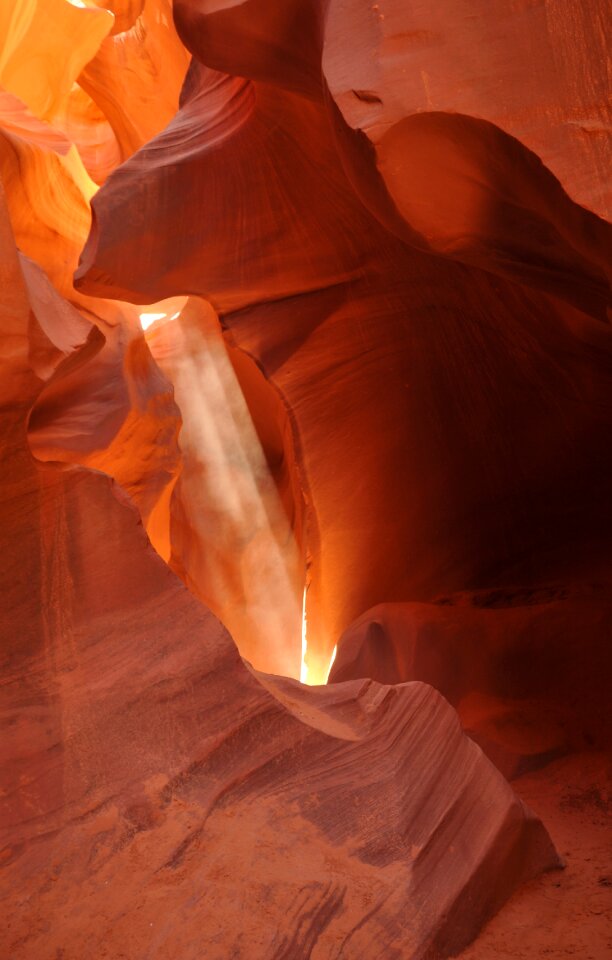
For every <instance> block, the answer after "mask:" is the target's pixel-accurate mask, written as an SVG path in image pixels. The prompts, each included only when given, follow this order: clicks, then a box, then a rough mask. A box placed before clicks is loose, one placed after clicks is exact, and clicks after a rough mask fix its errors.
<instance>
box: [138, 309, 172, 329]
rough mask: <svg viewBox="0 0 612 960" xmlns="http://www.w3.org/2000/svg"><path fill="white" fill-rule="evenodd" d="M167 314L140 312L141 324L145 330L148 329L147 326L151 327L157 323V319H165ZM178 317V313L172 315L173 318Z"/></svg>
mask: <svg viewBox="0 0 612 960" xmlns="http://www.w3.org/2000/svg"><path fill="white" fill-rule="evenodd" d="M165 316H166V314H165V313H141V314H140V326H141V327H142V329H143V330H146V329H147V327H150V326H151V324H152V323H155V321H156V320H163V318H164V317H165ZM175 317H178V313H176V314H175V315H174V317H172V320H174V319H175Z"/></svg>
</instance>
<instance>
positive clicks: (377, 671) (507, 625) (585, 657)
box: [330, 584, 612, 777]
mask: <svg viewBox="0 0 612 960" xmlns="http://www.w3.org/2000/svg"><path fill="white" fill-rule="evenodd" d="M611 630H612V598H611V596H610V588H609V586H608V585H606V584H598V585H583V586H569V587H567V586H565V587H563V586H559V585H556V586H550V587H548V588H543V589H540V590H525V589H523V590H490V591H482V592H479V593H475V594H459V595H456V596H453V597H446V598H444V599H442V600H440V602H438V603H436V604H431V603H428V604H425V603H405V604H380V605H379V606H377V607H374V608H373V609H372V610H368V611H367V612H366V613H364V614H362V616H361V617H359V618H358V619H357V620H356V621H355V623H354V624H352V625H351V626H350V627H349V629H348V630H347V631H346V632H345V634H344V635H343V636H342V638H341V640H340V643H339V644H338V651H337V655H336V659H335V662H334V665H333V667H332V671H331V674H330V681H331V682H337V681H342V680H347V679H354V678H357V677H372V678H374V679H376V680H378V681H380V682H383V683H400V682H403V681H407V680H421V681H425V682H426V683H430V684H431V685H432V686H434V687H435V688H436V689H437V690H440V692H441V693H443V695H444V696H445V697H446V698H447V700H448V701H449V702H450V703H452V704H453V706H455V707H456V709H457V711H458V713H459V717H460V719H461V722H462V724H463V727H464V729H466V730H468V731H469V733H470V735H471V736H472V737H474V739H475V740H476V741H477V742H478V743H480V745H481V746H482V748H483V749H484V751H485V752H486V753H487V755H488V756H489V757H490V758H491V759H492V760H493V762H494V763H495V764H496V765H497V766H498V767H499V768H500V769H501V770H503V772H504V773H505V775H506V776H512V777H514V776H517V775H520V774H521V773H524V772H525V771H528V770H530V769H534V768H538V767H541V766H543V765H545V764H546V763H548V762H550V760H552V759H554V758H555V757H558V756H560V755H563V754H565V753H569V752H572V751H573V752H580V751H583V750H585V749H586V750H594V749H599V750H603V751H605V750H609V749H610V745H611V742H612V713H611V711H610V697H609V691H608V683H607V677H608V676H609V673H610V667H611V654H610V644H609V637H610V632H611Z"/></svg>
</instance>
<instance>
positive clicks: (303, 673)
mask: <svg viewBox="0 0 612 960" xmlns="http://www.w3.org/2000/svg"><path fill="white" fill-rule="evenodd" d="M307 590H308V588H307V587H304V594H303V596H302V660H301V663H300V681H301V682H302V683H308V664H307V663H306V653H307V651H308V639H307V629H308V624H307V620H306V593H307Z"/></svg>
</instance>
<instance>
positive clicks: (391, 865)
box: [0, 216, 558, 960]
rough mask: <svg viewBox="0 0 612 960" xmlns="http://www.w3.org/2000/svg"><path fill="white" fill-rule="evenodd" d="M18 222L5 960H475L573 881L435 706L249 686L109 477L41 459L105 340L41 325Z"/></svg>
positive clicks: (8, 487)
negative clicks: (520, 912)
mask: <svg viewBox="0 0 612 960" xmlns="http://www.w3.org/2000/svg"><path fill="white" fill-rule="evenodd" d="M1 223H2V231H1V233H0V239H1V243H2V246H1V252H2V272H3V276H4V277H5V278H6V280H7V290H8V293H7V296H5V298H4V299H3V302H2V305H1V308H0V319H1V328H0V329H1V336H2V339H1V344H0V345H1V351H0V357H1V358H2V407H1V410H2V426H1V429H2V439H3V443H2V469H1V472H0V477H1V478H2V479H1V484H2V488H1V497H0V502H1V503H2V511H3V512H2V525H3V530H4V531H5V547H4V549H3V552H2V557H1V559H0V580H1V584H2V592H3V596H4V597H5V598H7V600H8V603H7V605H6V610H7V613H8V619H6V620H5V623H4V626H3V635H4V639H5V644H4V648H3V652H2V658H3V659H2V674H3V677H4V681H5V682H4V684H3V688H2V703H1V706H0V710H1V716H2V724H3V728H4V731H5V734H4V736H3V738H2V771H3V773H2V776H3V783H2V852H1V862H2V866H3V877H4V884H3V891H2V897H3V901H2V910H3V917H4V922H3V928H4V936H5V943H6V947H7V950H8V954H9V955H10V956H11V957H12V958H15V960H56V958H57V957H59V956H62V957H66V958H71V957H83V956H94V955H95V956H102V955H107V956H110V957H119V956H122V957H126V958H129V960H132V958H133V960H136V958H141V957H143V956H145V955H147V956H150V957H157V958H160V960H161V958H167V960H170V958H176V957H180V958H181V960H192V958H193V960H196V958H200V957H201V956H202V955H203V954H205V955H206V956H207V957H209V958H211V960H226V958H227V957H228V956H233V957H237V958H244V960H270V958H272V957H273V958H276V960H296V958H300V957H303V958H304V960H306V958H308V957H313V958H316V957H320V958H321V960H323V958H325V960H329V958H332V957H338V958H340V957H345V958H354V960H357V958H363V957H365V956H367V957H370V958H374V957H381V958H382V957H385V958H392V957H396V958H398V960H399V958H402V960H405V958H425V957H434V956H447V955H449V954H452V953H453V952H455V951H457V950H458V949H460V948H461V947H462V946H463V945H465V944H466V943H467V942H469V940H470V939H471V938H472V937H473V936H474V934H475V933H476V932H477V930H478V928H479V926H480V925H481V924H482V922H483V921H484V920H485V919H486V918H487V917H488V916H489V915H490V914H491V913H492V912H493V911H494V910H495V909H496V908H497V907H498V906H499V905H500V903H501V902H503V900H504V899H505V898H506V897H507V895H508V894H509V893H510V892H511V890H512V889H513V888H514V887H515V885H516V884H517V883H519V882H520V881H522V880H524V879H525V878H527V877H530V876H533V875H534V874H535V873H537V872H539V871H541V870H542V869H547V868H550V867H553V866H555V865H557V864H558V858H557V856H556V854H555V852H554V849H553V847H552V845H551V843H550V840H549V838H548V836H547V834H546V831H545V830H544V828H543V827H542V825H541V824H540V823H539V821H538V820H537V819H535V818H534V817H533V815H532V814H530V813H529V811H528V810H527V809H526V808H525V807H524V806H523V805H522V804H521V803H520V802H519V801H518V800H517V799H516V798H515V796H514V795H513V793H512V791H511V790H510V788H509V787H508V785H507V784H506V783H505V781H504V780H503V778H502V777H501V776H500V775H499V774H498V772H497V771H496V770H495V769H494V767H493V766H492V765H491V764H490V763H489V762H488V761H487V760H486V759H485V757H484V756H483V754H482V753H481V751H480V750H479V748H478V747H477V746H476V745H474V744H473V743H472V742H470V741H469V740H468V739H467V738H466V737H465V736H464V735H463V734H462V732H461V730H460V726H459V723H458V720H457V717H456V715H455V713H454V711H453V710H452V708H451V707H449V705H448V704H447V703H446V701H445V700H444V699H443V698H442V697H441V696H440V695H439V694H438V693H436V692H435V691H434V690H433V689H432V688H431V687H428V686H426V685H424V684H419V683H415V684H407V685H400V686H397V687H388V686H385V685H380V684H377V683H375V682H371V681H365V682H357V683H348V684H339V685H336V686H333V687H326V688H320V689H308V688H304V687H302V686H301V685H300V684H298V683H295V682H292V681H290V680H282V679H280V678H272V677H266V676H265V675H259V676H258V675H255V674H253V672H252V671H250V670H249V669H248V668H247V667H246V666H245V664H244V663H243V661H242V660H241V659H240V657H239V655H238V652H237V650H236V648H235V646H234V645H233V643H232V642H231V639H230V637H229V636H228V634H227V633H226V632H225V630H224V629H223V628H222V626H221V625H220V623H219V622H218V621H217V620H216V619H215V618H214V617H213V616H212V615H211V614H210V613H209V612H208V611H207V610H206V608H205V607H203V606H202V605H201V604H200V603H199V602H198V601H197V600H196V599H195V598H194V597H193V596H192V595H191V594H190V593H189V592H188V591H187V590H186V589H185V587H184V586H183V585H182V584H181V583H180V581H179V580H178V579H177V578H176V577H175V576H174V574H173V573H172V572H171V571H170V570H169V569H168V567H167V566H166V565H165V564H164V563H163V562H162V561H161V560H160V559H159V558H158V557H157V556H156V555H155V554H154V552H153V551H152V550H151V549H150V546H149V545H148V543H147V540H146V537H145V536H144V533H143V531H142V528H141V525H140V523H139V521H138V516H137V514H136V512H135V510H134V508H133V507H131V506H130V505H129V504H128V502H127V501H126V499H125V496H124V495H123V494H122V493H121V492H120V491H119V490H118V488H116V487H115V486H114V485H113V483H112V482H111V481H110V480H109V479H108V478H107V477H105V476H103V475H100V474H96V473H91V472H87V471H83V470H79V469H73V468H70V467H68V468H64V469H62V468H58V467H51V466H41V465H40V464H38V463H36V462H35V461H34V460H33V458H32V456H31V454H30V452H29V450H28V448H27V446H26V420H27V416H28V411H29V408H30V407H31V405H32V403H33V402H34V400H35V398H36V395H37V394H38V392H39V391H40V389H41V386H42V383H43V382H44V380H45V379H47V378H48V377H49V376H50V375H51V374H52V371H53V370H55V371H56V376H57V377H58V378H59V377H61V374H62V369H63V368H65V369H69V359H68V361H67V358H69V356H70V351H71V350H73V349H74V348H77V347H78V344H79V343H83V342H84V340H85V338H86V336H87V330H86V329H85V325H84V323H83V321H82V319H81V318H80V317H79V315H78V314H77V313H76V312H75V311H68V312H67V308H66V305H65V304H64V303H63V302H62V301H61V299H60V298H59V297H58V295H57V294H49V293H48V292H47V298H46V310H45V321H44V325H43V324H42V323H41V322H39V321H38V320H37V313H36V298H37V295H38V294H39V292H40V289H41V285H42V286H43V287H45V284H46V281H45V278H44V275H43V274H42V273H41V271H40V270H38V269H32V268H30V269H28V270H27V271H25V272H24V273H22V272H21V267H20V263H19V259H18V256H17V253H16V251H15V248H14V246H13V240H12V236H11V232H10V228H9V226H8V221H7V219H6V217H5V216H3V219H2V221H1ZM70 316H72V318H73V323H72V326H71V327H70V326H68V321H69V320H70ZM69 330H70V331H71V336H70V337H68V331H69Z"/></svg>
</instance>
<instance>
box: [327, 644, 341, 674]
mask: <svg viewBox="0 0 612 960" xmlns="http://www.w3.org/2000/svg"><path fill="white" fill-rule="evenodd" d="M337 652H338V644H336V646H335V647H334V649H333V650H332V655H331V660H330V661H329V667H328V668H327V676H326V677H325V682H326V683H327V681H328V680H329V675H330V673H331V668H332V667H333V665H334V660H335V659H336V654H337Z"/></svg>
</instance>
